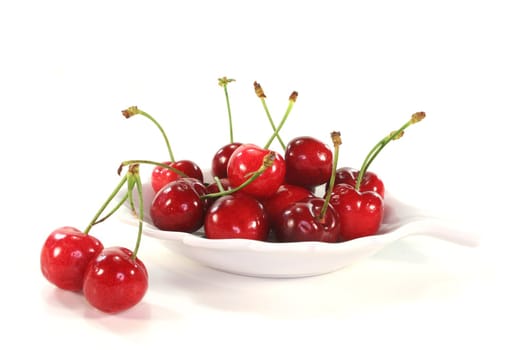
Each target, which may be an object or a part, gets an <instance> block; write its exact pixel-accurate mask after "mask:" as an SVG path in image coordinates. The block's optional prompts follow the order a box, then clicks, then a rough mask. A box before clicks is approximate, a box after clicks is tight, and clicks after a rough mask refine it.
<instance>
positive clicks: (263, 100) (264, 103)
mask: <svg viewBox="0 0 525 350" xmlns="http://www.w3.org/2000/svg"><path fill="white" fill-rule="evenodd" d="M261 102H262V105H263V108H264V111H265V113H266V116H267V117H268V120H269V121H270V125H271V126H272V131H273V132H274V133H275V132H276V130H277V128H276V127H275V123H274V122H273V118H272V116H271V114H270V111H269V110H268V105H267V104H266V99H264V98H261ZM277 140H279V143H280V144H281V147H282V148H283V150H286V145H285V144H284V142H283V140H282V139H281V136H280V135H279V134H278V133H277ZM268 147H269V146H268ZM268 147H266V148H268Z"/></svg>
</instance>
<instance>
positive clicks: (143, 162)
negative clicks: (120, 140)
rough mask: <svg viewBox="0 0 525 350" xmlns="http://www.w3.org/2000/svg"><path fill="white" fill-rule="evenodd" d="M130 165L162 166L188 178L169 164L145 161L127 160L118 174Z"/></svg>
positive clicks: (121, 165) (120, 167)
mask: <svg viewBox="0 0 525 350" xmlns="http://www.w3.org/2000/svg"><path fill="white" fill-rule="evenodd" d="M130 164H150V165H156V166H160V167H163V168H166V169H168V170H171V171H173V172H174V173H177V174H178V175H180V176H182V177H188V175H186V174H185V173H184V172H182V171H180V170H179V169H177V168H174V167H172V166H169V165H168V164H164V163H160V162H155V161H153V160H144V159H140V160H126V161H124V162H122V163H121V164H120V166H119V168H118V174H119V175H120V173H121V171H122V168H123V167H124V166H126V165H130Z"/></svg>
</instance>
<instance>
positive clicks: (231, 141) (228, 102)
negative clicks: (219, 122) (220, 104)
mask: <svg viewBox="0 0 525 350" xmlns="http://www.w3.org/2000/svg"><path fill="white" fill-rule="evenodd" d="M224 95H225V96H226V107H227V108H228V122H229V124H230V143H233V122H232V110H231V107H230V97H229V95H228V87H227V85H226V84H225V85H224Z"/></svg>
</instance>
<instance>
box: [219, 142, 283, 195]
mask: <svg viewBox="0 0 525 350" xmlns="http://www.w3.org/2000/svg"><path fill="white" fill-rule="evenodd" d="M269 153H270V151H269V150H267V149H265V148H261V147H259V146H256V145H253V144H242V145H241V146H239V147H237V149H235V151H233V153H232V155H231V157H230V160H229V162H228V167H227V172H228V179H229V180H230V184H231V185H232V186H233V187H234V188H235V187H238V186H240V185H242V184H243V183H244V182H245V181H246V180H247V179H248V178H249V177H250V175H251V174H253V173H254V172H256V171H257V170H259V169H260V167H261V165H262V164H263V159H264V157H265V156H266V155H267V154H269ZM285 172H286V165H285V162H284V158H283V157H282V156H281V155H279V154H278V153H275V160H274V162H273V164H272V165H271V166H270V167H269V168H268V169H266V170H265V171H264V172H263V173H262V174H261V175H260V176H259V177H257V178H256V179H255V180H254V181H253V182H252V183H250V184H249V185H248V186H246V187H244V188H243V189H241V190H240V191H242V192H243V193H246V194H249V195H252V196H254V197H256V198H257V199H262V198H268V197H270V196H271V195H273V194H274V193H275V192H276V191H277V189H278V188H279V186H281V185H282V184H283V183H284V177H285Z"/></svg>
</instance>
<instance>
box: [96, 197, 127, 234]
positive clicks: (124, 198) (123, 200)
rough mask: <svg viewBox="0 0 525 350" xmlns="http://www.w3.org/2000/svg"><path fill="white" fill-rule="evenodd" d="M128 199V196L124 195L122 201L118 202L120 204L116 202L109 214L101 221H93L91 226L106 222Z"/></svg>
mask: <svg viewBox="0 0 525 350" xmlns="http://www.w3.org/2000/svg"><path fill="white" fill-rule="evenodd" d="M127 199H128V194H127V193H126V194H125V195H124V197H122V199H121V200H120V202H118V203H117V204H116V205H115V207H114V208H113V209H112V210H111V211H110V212H109V213H107V214H106V216H104V217H103V218H102V219H98V220H97V221H95V222H94V223H93V226H94V225H98V224H100V223H101V222H103V221H106V220H107V219H108V218H109V217H110V216H111V215H113V214H115V212H116V211H117V210H118V209H119V208H120V207H121V206H122V205H123V204H124V203H125V202H126V200H127Z"/></svg>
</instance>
